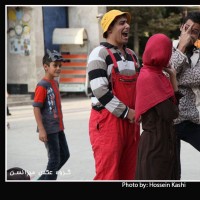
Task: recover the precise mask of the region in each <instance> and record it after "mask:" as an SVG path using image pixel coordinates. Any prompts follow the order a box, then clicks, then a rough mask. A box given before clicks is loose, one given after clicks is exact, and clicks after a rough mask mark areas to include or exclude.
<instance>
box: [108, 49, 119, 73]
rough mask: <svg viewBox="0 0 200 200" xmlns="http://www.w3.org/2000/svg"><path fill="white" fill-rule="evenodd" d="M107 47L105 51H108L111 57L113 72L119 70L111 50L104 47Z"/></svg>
mask: <svg viewBox="0 0 200 200" xmlns="http://www.w3.org/2000/svg"><path fill="white" fill-rule="evenodd" d="M106 49H107V51H108V53H109V55H110V57H111V59H112V61H113V64H114V66H113V67H114V70H115V72H117V73H118V72H119V69H118V66H117V61H116V58H115V56H114V55H113V53H112V52H111V50H110V49H108V48H106Z"/></svg>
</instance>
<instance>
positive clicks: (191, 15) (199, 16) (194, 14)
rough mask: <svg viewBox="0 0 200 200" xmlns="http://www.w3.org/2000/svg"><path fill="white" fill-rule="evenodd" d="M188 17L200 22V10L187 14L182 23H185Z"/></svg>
mask: <svg viewBox="0 0 200 200" xmlns="http://www.w3.org/2000/svg"><path fill="white" fill-rule="evenodd" d="M188 19H190V20H192V21H193V22H194V23H198V24H200V12H199V11H193V12H188V14H187V16H186V17H185V18H183V20H182V24H185V23H186V21H187V20H188Z"/></svg>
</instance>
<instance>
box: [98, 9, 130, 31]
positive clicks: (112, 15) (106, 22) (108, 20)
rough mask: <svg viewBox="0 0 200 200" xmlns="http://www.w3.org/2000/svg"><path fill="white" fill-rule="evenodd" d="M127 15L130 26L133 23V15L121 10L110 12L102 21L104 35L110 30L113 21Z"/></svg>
mask: <svg viewBox="0 0 200 200" xmlns="http://www.w3.org/2000/svg"><path fill="white" fill-rule="evenodd" d="M124 14H125V15H126V17H127V23H128V24H130V22H131V15H130V13H128V12H122V11H120V10H110V11H108V12H107V13H106V14H105V15H104V16H103V18H102V20H101V27H102V29H103V34H104V33H105V32H106V31H107V30H108V27H109V26H110V24H111V23H112V22H113V20H114V19H115V18H116V17H117V16H120V15H124Z"/></svg>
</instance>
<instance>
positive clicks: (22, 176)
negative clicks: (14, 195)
mask: <svg viewBox="0 0 200 200" xmlns="http://www.w3.org/2000/svg"><path fill="white" fill-rule="evenodd" d="M7 180H31V178H30V176H29V174H28V173H27V171H25V170H24V169H22V168H20V167H13V168H10V169H8V170H7Z"/></svg>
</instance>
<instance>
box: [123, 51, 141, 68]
mask: <svg viewBox="0 0 200 200" xmlns="http://www.w3.org/2000/svg"><path fill="white" fill-rule="evenodd" d="M126 50H127V51H128V52H129V54H130V55H131V57H132V59H133V61H134V64H135V68H136V69H135V70H136V71H137V69H138V64H137V62H136V56H135V55H133V53H132V52H131V50H130V49H129V48H126Z"/></svg>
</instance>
